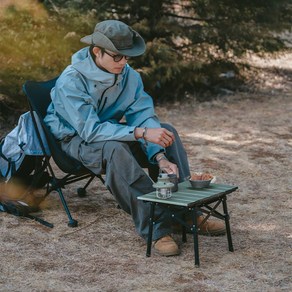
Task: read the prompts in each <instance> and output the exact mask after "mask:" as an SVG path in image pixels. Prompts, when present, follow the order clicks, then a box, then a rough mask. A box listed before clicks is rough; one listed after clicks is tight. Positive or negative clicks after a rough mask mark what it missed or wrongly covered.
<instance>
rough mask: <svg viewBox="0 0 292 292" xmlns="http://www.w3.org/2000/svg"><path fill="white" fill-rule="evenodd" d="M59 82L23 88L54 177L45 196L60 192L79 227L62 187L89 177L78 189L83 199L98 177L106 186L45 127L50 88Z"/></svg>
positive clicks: (31, 83) (28, 84)
mask: <svg viewBox="0 0 292 292" xmlns="http://www.w3.org/2000/svg"><path fill="white" fill-rule="evenodd" d="M56 80H57V78H54V79H52V80H49V81H44V82H36V81H27V82H25V84H24V85H23V91H24V93H25V95H26V96H27V99H28V104H29V109H30V113H31V116H32V120H33V124H34V127H35V129H36V133H37V136H38V139H39V142H40V145H41V148H42V151H43V153H44V164H45V168H47V169H48V172H49V175H50V178H51V179H50V181H49V185H48V188H47V193H46V195H48V194H49V193H50V192H52V191H57V192H58V194H59V197H60V199H61V202H62V205H63V207H64V209H65V211H66V213H67V216H68V219H69V222H68V226H70V227H76V226H77V225H78V222H77V220H75V219H73V218H72V216H71V213H70V211H69V208H68V205H67V203H66V200H65V198H64V195H63V192H62V188H64V187H65V185H68V184H71V183H73V182H77V181H80V180H83V179H88V178H89V180H88V182H87V183H86V184H85V186H84V187H83V188H79V189H78V190H77V193H78V195H79V196H80V197H82V196H85V194H86V188H87V187H88V185H89V184H90V183H91V182H92V180H93V179H94V177H96V176H97V177H98V178H99V179H100V180H101V181H102V182H103V183H104V179H103V178H102V176H101V175H96V174H94V173H92V172H91V171H89V170H88V169H87V168H85V167H84V166H83V165H82V163H81V162H79V161H78V160H76V159H74V158H72V157H69V156H68V155H67V154H66V153H65V152H64V151H63V150H62V149H61V147H60V145H59V144H58V142H57V141H56V139H55V138H54V136H53V134H52V133H51V132H50V130H49V129H48V128H47V126H46V124H45V123H44V117H45V116H46V113H47V108H48V106H49V104H50V102H51V96H50V92H51V89H52V88H53V87H54V86H55V83H56ZM33 112H35V113H36V114H37V116H38V118H39V121H40V124H41V127H42V130H43V131H44V133H45V136H46V139H47V143H48V148H49V149H50V152H51V153H50V154H49V153H46V149H45V146H44V143H45V142H44V141H42V139H41V135H40V131H41V129H39V128H38V124H37V122H36V119H35V116H34V114H33ZM51 157H52V158H53V160H54V162H55V164H56V165H57V166H58V168H59V169H60V170H61V171H62V172H63V173H64V174H65V176H64V177H62V178H57V177H56V175H55V173H54V171H53V168H52V165H51V163H50V158H51Z"/></svg>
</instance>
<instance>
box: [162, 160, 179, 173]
mask: <svg viewBox="0 0 292 292" xmlns="http://www.w3.org/2000/svg"><path fill="white" fill-rule="evenodd" d="M158 165H159V168H160V169H161V170H162V171H163V172H165V173H167V174H176V175H177V177H179V172H178V168H177V165H176V164H174V163H172V162H170V161H168V160H167V159H161V160H160V161H159V162H158Z"/></svg>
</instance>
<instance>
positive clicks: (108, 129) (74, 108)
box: [52, 75, 135, 143]
mask: <svg viewBox="0 0 292 292" xmlns="http://www.w3.org/2000/svg"><path fill="white" fill-rule="evenodd" d="M52 101H53V104H54V110H55V115H57V116H58V117H59V119H60V120H62V119H63V120H65V121H64V123H68V124H69V125H70V126H71V127H72V128H74V129H75V130H76V133H77V134H78V135H79V136H80V137H81V138H82V139H83V140H84V141H86V142H88V143H91V142H97V141H106V140H119V141H134V140H135V137H134V129H135V126H126V125H121V124H118V123H113V121H101V120H100V118H99V116H98V114H97V111H96V104H95V103H94V101H93V99H92V97H91V96H90V95H89V94H88V93H87V92H86V86H85V84H84V83H83V81H82V79H80V77H78V76H77V75H68V76H65V78H62V77H61V78H60V79H59V80H58V81H57V83H56V87H55V88H54V92H52Z"/></svg>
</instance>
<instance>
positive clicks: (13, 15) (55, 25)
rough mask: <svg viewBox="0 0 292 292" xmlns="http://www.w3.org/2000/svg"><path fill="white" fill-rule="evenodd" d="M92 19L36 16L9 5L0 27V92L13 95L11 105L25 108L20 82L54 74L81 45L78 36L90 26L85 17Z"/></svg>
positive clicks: (77, 16) (90, 27) (66, 63)
mask: <svg viewBox="0 0 292 292" xmlns="http://www.w3.org/2000/svg"><path fill="white" fill-rule="evenodd" d="M45 15H46V14H45ZM93 18H94V19H96V17H95V16H91V15H90V14H88V15H87V18H86V17H84V15H82V17H81V16H80V15H78V14H77V13H75V14H72V13H71V14H70V15H68V14H66V17H64V18H63V17H61V16H60V15H59V16H56V15H50V16H49V15H47V16H43V17H40V18H39V17H34V16H33V15H32V14H31V12H30V11H28V10H18V9H16V8H15V7H13V6H12V7H9V8H8V9H7V10H6V11H5V14H4V16H2V19H1V28H0V44H1V45H0V46H1V48H0V50H1V55H0V63H1V71H0V80H1V82H0V92H1V93H2V94H4V95H7V96H11V97H13V101H14V104H15V105H14V106H16V107H20V108H23V107H26V101H25V99H24V98H23V95H22V89H21V87H22V84H23V83H24V81H25V80H29V79H34V80H45V79H49V78H51V77H53V76H56V75H58V74H59V73H60V72H61V71H62V70H63V69H64V68H65V67H66V66H67V65H68V63H69V62H70V56H71V54H72V53H74V52H75V51H76V50H78V49H79V48H81V47H82V44H81V43H80V41H79V39H80V37H81V36H83V35H84V34H86V33H87V32H88V31H89V30H91V29H92V23H90V21H89V20H90V19H93ZM94 21H95V20H94ZM73 29H74V30H73Z"/></svg>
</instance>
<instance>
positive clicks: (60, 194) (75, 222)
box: [56, 188, 78, 227]
mask: <svg viewBox="0 0 292 292" xmlns="http://www.w3.org/2000/svg"><path fill="white" fill-rule="evenodd" d="M56 191H57V192H58V194H59V197H60V199H61V202H62V205H63V207H64V209H65V211H66V214H67V216H68V219H69V222H68V226H69V227H77V226H78V221H77V220H75V219H73V218H72V216H71V213H70V211H69V208H68V206H67V202H66V200H65V198H64V195H63V192H62V190H61V189H60V188H58V189H56Z"/></svg>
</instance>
